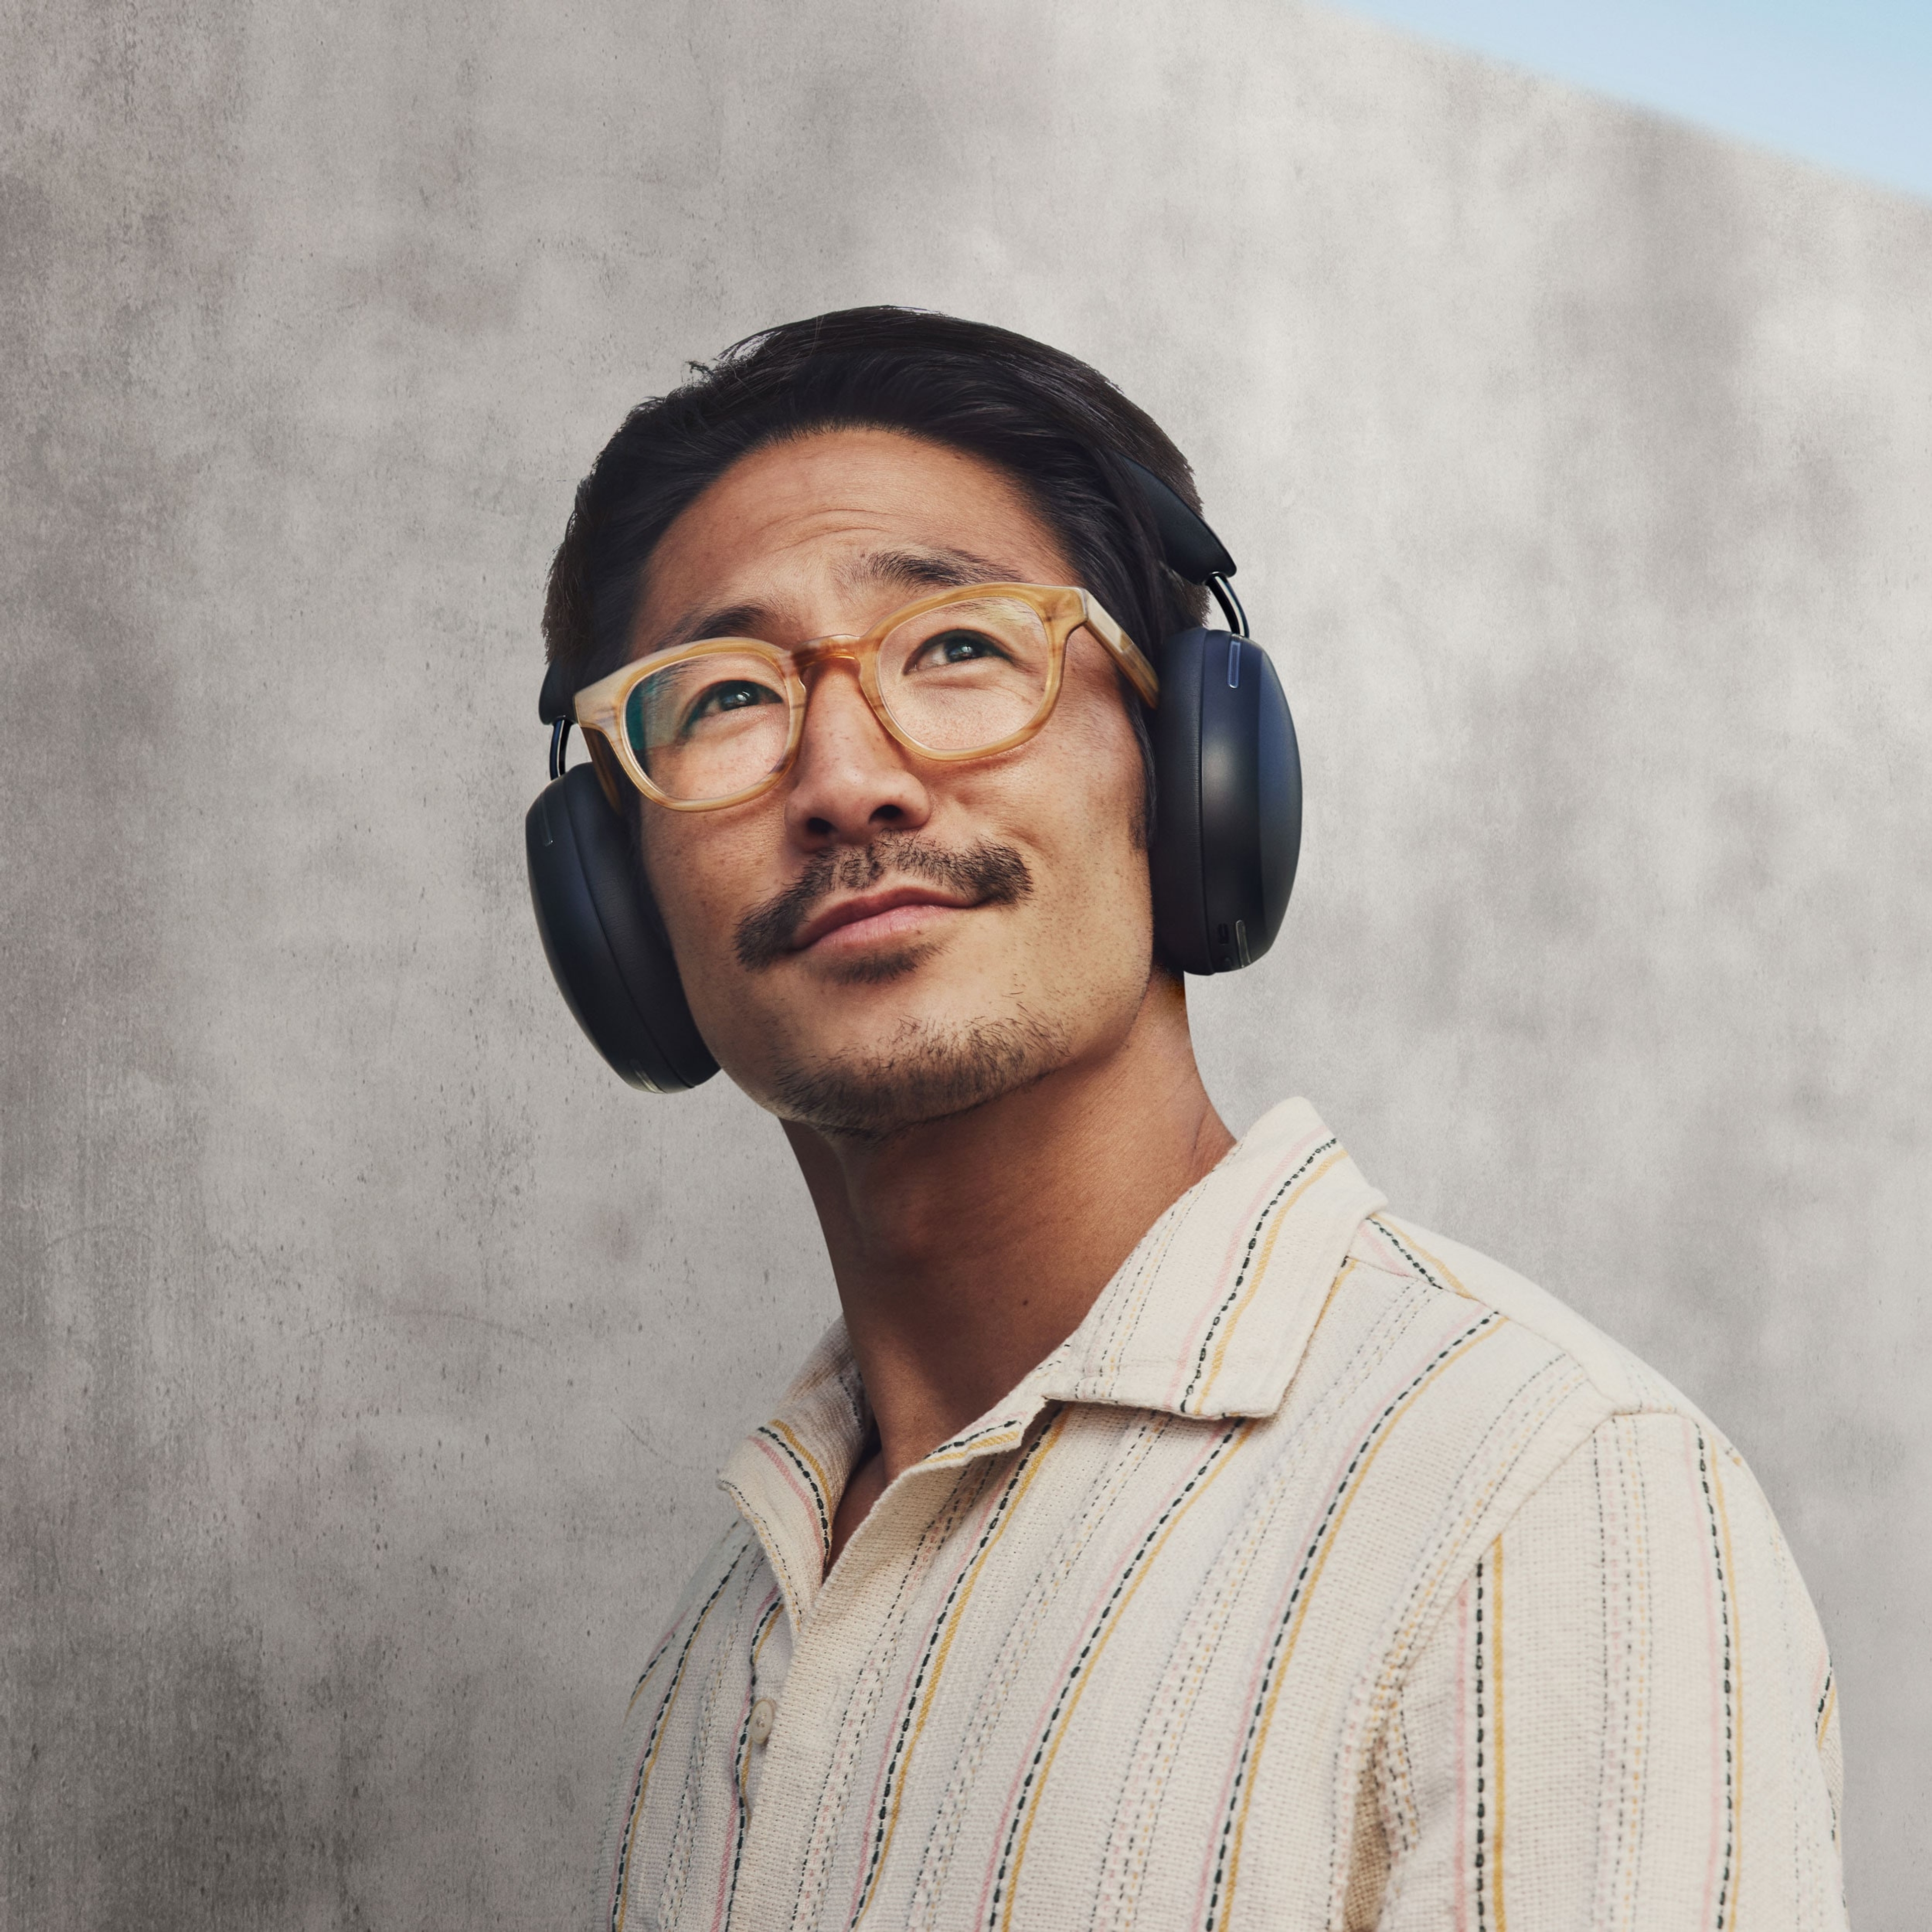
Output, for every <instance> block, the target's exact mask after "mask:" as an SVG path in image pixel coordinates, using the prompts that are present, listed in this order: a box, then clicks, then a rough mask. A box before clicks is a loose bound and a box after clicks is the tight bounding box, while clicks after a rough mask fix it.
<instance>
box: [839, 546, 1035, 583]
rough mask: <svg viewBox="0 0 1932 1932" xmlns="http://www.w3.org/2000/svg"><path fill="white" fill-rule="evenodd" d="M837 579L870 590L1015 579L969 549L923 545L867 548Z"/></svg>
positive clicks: (995, 564)
mask: <svg viewBox="0 0 1932 1932" xmlns="http://www.w3.org/2000/svg"><path fill="white" fill-rule="evenodd" d="M838 580H839V582H840V583H841V584H843V585H844V587H845V588H846V589H848V590H862V589H870V588H871V586H873V585H874V584H875V583H890V584H897V585H899V586H902V587H903V588H904V589H907V590H963V589H967V588H968V586H971V585H972V584H975V583H1012V582H1013V580H1014V579H1013V571H1011V570H1010V569H1007V568H1003V567H1002V566H1001V565H999V564H997V563H995V562H990V561H989V559H986V558H985V557H983V556H974V554H973V553H972V552H971V550H951V549H948V548H947V547H945V546H944V545H943V544H934V545H932V546H931V547H928V546H926V545H924V544H922V545H921V546H920V547H919V548H918V549H916V550H868V551H867V552H866V553H865V555H864V556H856V557H853V559H850V562H847V563H845V564H844V565H841V567H840V568H839V571H838Z"/></svg>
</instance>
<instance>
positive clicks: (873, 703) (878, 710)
mask: <svg viewBox="0 0 1932 1932" xmlns="http://www.w3.org/2000/svg"><path fill="white" fill-rule="evenodd" d="M883 641H884V640H883V638H882V637H880V635H879V634H877V632H876V631H874V632H872V633H871V634H868V635H865V636H859V635H856V634H852V633H849V632H846V631H829V632H828V633H827V634H826V635H825V636H823V637H808V638H806V639H805V641H804V642H803V643H797V644H787V645H784V646H781V647H780V648H781V649H782V650H783V652H784V655H785V657H786V658H787V659H788V660H789V669H790V673H791V676H792V679H793V680H794V681H795V682H796V688H797V690H798V692H799V703H798V716H797V718H796V720H795V721H794V724H793V729H792V732H791V742H790V745H788V746H787V748H786V751H785V756H784V763H783V764H782V765H781V766H780V767H779V769H778V772H776V773H775V775H774V776H775V777H781V776H782V775H784V772H786V771H787V770H789V769H790V767H791V766H792V765H793V763H794V762H795V761H796V759H797V757H798V753H799V746H800V745H802V742H804V738H805V719H806V717H807V715H808V712H809V710H810V708H811V694H812V691H813V686H812V685H810V684H808V683H807V682H806V679H807V678H808V676H810V674H811V673H812V672H814V671H815V670H822V669H823V667H825V666H826V665H827V664H833V663H836V662H838V661H840V660H841V659H842V660H843V661H844V662H846V663H847V664H850V665H851V667H852V668H853V672H854V673H856V676H857V677H858V680H859V695H860V696H861V697H863V698H864V699H865V704H866V707H867V709H869V710H870V711H871V714H872V719H873V721H874V723H875V724H877V726H878V727H879V728H880V730H882V731H883V732H884V733H885V734H886V736H887V737H889V739H892V742H893V743H894V744H895V745H898V746H900V747H901V748H902V749H904V750H905V751H910V752H912V753H913V754H914V755H915V756H916V757H926V758H930V757H935V756H941V755H944V754H939V753H935V751H932V749H931V748H929V747H928V746H926V745H922V744H921V743H920V742H919V740H918V739H916V738H915V737H913V736H912V735H911V733H910V732H908V731H907V730H906V729H905V727H904V725H902V724H901V723H900V722H899V721H898V719H897V718H895V717H894V716H893V715H892V709H891V706H889V705H888V704H887V703H886V694H885V692H884V691H883V689H882V688H881V687H880V683H879V649H880V645H881V644H882V643H883Z"/></svg>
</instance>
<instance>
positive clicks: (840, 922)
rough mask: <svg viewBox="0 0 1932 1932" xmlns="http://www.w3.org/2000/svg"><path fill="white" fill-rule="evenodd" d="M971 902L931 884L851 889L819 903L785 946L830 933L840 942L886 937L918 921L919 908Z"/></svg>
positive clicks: (807, 943) (797, 948)
mask: <svg viewBox="0 0 1932 1932" xmlns="http://www.w3.org/2000/svg"><path fill="white" fill-rule="evenodd" d="M975 903H977V901H971V900H966V899H960V898H950V897H948V896H947V894H946V893H944V892H939V891H936V890H935V889H934V888H933V887H932V886H910V885H908V886H891V887H889V888H888V889H886V890H885V891H883V892H859V893H855V894H854V895H853V896H852V897H850V898H842V899H837V900H835V901H833V902H832V904H830V905H827V906H821V907H820V908H819V909H818V910H817V912H815V913H813V914H812V916H811V918H809V919H807V920H806V921H805V923H804V924H803V925H802V926H800V927H799V929H798V930H797V932H796V933H794V934H793V935H792V940H791V944H790V947H788V948H787V950H789V951H790V952H793V953H802V952H804V951H805V950H806V949H807V948H808V947H812V946H816V945H817V944H818V942H819V941H820V940H822V939H824V938H826V937H828V935H832V934H834V933H836V934H838V935H841V938H839V940H838V941H837V942H836V943H837V944H840V945H841V946H844V945H862V944H865V942H867V941H870V940H874V939H886V938H892V937H894V936H895V935H897V934H898V933H900V932H906V931H910V929H913V928H914V927H916V926H919V924H921V923H922V921H921V919H920V918H919V913H921V912H922V911H925V910H931V909H933V908H937V909H938V910H941V911H945V912H964V911H965V910H968V908H969V907H971V905H972V904H975ZM855 929H862V930H855Z"/></svg>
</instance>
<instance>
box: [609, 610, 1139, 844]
mask: <svg viewBox="0 0 1932 1932" xmlns="http://www.w3.org/2000/svg"><path fill="white" fill-rule="evenodd" d="M988 597H1007V598H1013V599H1014V600H1016V601H1018V602H1019V603H1022V604H1028V605H1029V606H1031V608H1032V609H1033V610H1034V611H1035V612H1037V613H1038V615H1039V617H1040V622H1042V624H1043V625H1044V626H1045V628H1046V634H1047V640H1048V643H1049V646H1051V649H1052V657H1051V658H1050V660H1049V664H1048V666H1047V673H1046V685H1045V688H1043V691H1042V692H1041V695H1040V708H1039V709H1038V710H1037V711H1036V712H1034V715H1033V716H1032V717H1031V718H1029V719H1028V721H1027V722H1026V723H1025V724H1023V725H1022V726H1021V727H1020V728H1019V730H1017V731H1010V732H1009V733H1007V735H1006V736H1005V737H1004V738H1001V739H998V740H997V741H995V742H994V743H992V744H990V745H975V746H974V748H972V749H971V750H970V751H940V750H938V749H936V748H935V747H933V746H932V745H925V744H922V743H920V742H919V740H918V739H916V738H915V737H913V736H912V735H911V733H910V732H908V731H907V730H904V728H903V727H901V724H899V722H898V720H897V719H896V718H894V717H893V715H892V709H891V707H890V706H889V705H888V704H887V703H886V697H885V694H884V693H883V691H881V690H880V688H879V649H880V646H881V645H882V644H883V643H884V642H885V640H886V638H887V637H889V636H890V635H891V634H892V632H893V631H895V630H896V629H898V627H899V625H901V624H904V623H909V622H911V620H912V619H913V618H915V617H922V616H925V615H926V613H927V612H928V611H930V610H940V609H942V608H943V607H944V606H946V605H947V604H966V603H974V602H977V601H981V600H983V599H984V598H988ZM1083 629H1084V630H1085V631H1089V632H1091V634H1092V635H1093V636H1094V637H1095V638H1096V639H1097V640H1098V641H1099V642H1100V644H1101V645H1102V646H1104V647H1105V649H1106V651H1107V652H1108V654H1109V655H1110V656H1111V657H1112V658H1113V660H1114V661H1115V664H1118V666H1119V667H1120V668H1121V671H1122V672H1123V673H1124V675H1125V676H1126V677H1127V681H1128V682H1129V683H1130V684H1131V685H1133V688H1134V689H1135V690H1136V691H1137V692H1139V694H1140V696H1141V697H1142V700H1143V701H1144V702H1145V703H1147V704H1148V705H1149V706H1153V705H1154V704H1157V703H1159V702H1160V679H1159V678H1158V677H1157V676H1155V674H1154V666H1153V665H1152V664H1150V663H1149V662H1148V660H1147V658H1146V656H1145V654H1144V653H1143V652H1142V649H1141V648H1140V646H1139V645H1138V644H1136V643H1135V642H1134V640H1133V638H1131V637H1129V636H1128V635H1127V632H1126V631H1124V630H1122V629H1121V627H1120V625H1118V624H1117V623H1115V621H1114V619H1112V617H1111V616H1109V615H1108V614H1107V613H1106V610H1103V608H1102V607H1101V605H1100V601H1099V600H1098V599H1097V598H1096V597H1094V595H1093V594H1092V593H1091V592H1089V591H1085V590H1077V589H1073V588H1071V587H1070V586H1065V585H1048V584H1040V583H969V584H959V585H955V586H952V587H951V588H949V589H945V590H941V591H937V592H934V593H933V595H931V596H929V597H922V598H919V599H918V600H917V601H915V602H913V603H910V604H904V605H903V606H901V607H900V608H899V609H898V610H894V611H892V612H891V613H889V615H887V616H883V617H881V618H880V619H879V621H878V622H877V623H876V624H874V625H873V626H872V627H871V629H870V630H868V631H865V633H864V634H862V635H860V636H858V637H846V636H843V635H840V634H832V635H831V636H828V637H812V638H810V639H808V640H807V641H806V642H805V643H802V644H790V645H781V644H769V643H766V642H765V640H763V638H762V637H700V638H697V639H696V640H694V642H692V643H688V644H673V646H670V649H667V650H661V651H652V652H650V654H649V655H648V656H646V657H641V658H637V659H636V660H635V661H634V662H632V663H630V664H625V666H624V667H622V669H621V670H614V671H613V672H612V673H610V676H608V677H603V678H599V679H598V680H597V682H595V684H587V685H585V686H584V687H583V689H582V690H581V691H579V692H578V693H577V697H576V701H575V709H576V712H577V724H578V725H579V727H580V728H581V729H582V730H583V733H584V737H585V742H586V743H587V744H588V745H589V746H590V749H591V753H592V759H593V760H594V762H595V763H596V765H597V766H598V777H599V778H601V779H602V780H603V781H604V790H605V791H606V793H609V792H610V791H611V790H613V786H612V784H611V781H610V773H609V772H608V771H607V769H606V768H605V765H604V759H603V757H601V756H599V755H598V753H599V751H600V749H607V751H609V753H610V755H611V756H613V757H615V758H616V760H617V763H619V765H620V766H622V768H623V771H624V774H625V776H626V777H627V778H629V780H630V781H631V783H632V784H634V785H635V786H636V787H637V789H638V790H640V792H642V793H643V795H644V796H646V798H648V799H650V800H651V801H652V803H653V804H656V805H662V806H664V808H665V809H666V810H667V811H721V810H722V809H723V808H724V807H725V806H726V805H742V804H743V803H744V802H745V801H746V800H747V799H754V798H757V797H758V796H760V794H761V793H765V792H767V791H769V790H771V788H772V786H773V785H775V784H777V783H778V781H779V780H780V779H781V778H783V777H784V775H785V773H786V772H788V771H789V770H790V769H791V766H792V763H793V760H795V759H796V757H797V756H798V748H799V742H800V741H801V740H802V738H803V737H804V735H805V706H807V704H808V703H810V701H811V694H810V693H809V692H808V691H807V690H806V688H805V673H806V672H808V671H809V670H812V669H813V668H814V667H815V666H817V665H819V664H824V663H826V662H827V661H829V660H830V659H832V658H845V659H846V660H847V661H849V662H850V663H852V664H854V665H856V667H857V669H858V673H859V689H860V691H862V692H863V693H864V694H865V702H866V703H867V704H868V705H869V706H871V712H872V715H873V716H874V718H877V720H878V721H879V723H880V725H881V726H882V727H883V728H884V730H885V731H886V733H887V735H888V736H890V737H891V738H892V739H893V741H894V742H895V743H897V744H899V745H903V746H904V748H905V749H906V750H907V751H910V752H912V753H913V754H914V755H915V756H916V757H922V758H931V759H934V760H937V761H938V762H939V763H943V764H958V763H963V762H964V761H965V760H968V759H970V758H990V757H995V756H996V755H997V754H998V753H1000V752H1001V751H1011V750H1013V748H1014V747H1015V746H1016V745H1024V744H1025V742H1027V740H1028V739H1030V738H1031V737H1033V736H1036V735H1037V733H1038V732H1039V731H1040V729H1041V727H1043V725H1044V724H1046V721H1047V720H1048V718H1050V717H1052V715H1053V707H1054V706H1055V704H1056V703H1058V701H1059V698H1060V686H1061V676H1062V672H1063V670H1064V665H1065V663H1066V658H1067V640H1068V638H1070V637H1072V635H1073V633H1074V632H1075V631H1078V630H1083ZM727 651H730V652H745V651H750V652H754V653H755V654H756V655H758V656H760V657H762V658H765V659H766V660H767V661H769V663H770V664H771V665H772V667H773V669H774V670H776V671H777V672H778V674H779V676H781V678H782V679H783V680H784V692H785V703H786V704H787V707H788V709H789V711H790V718H789V720H788V728H787V733H786V738H785V748H784V751H783V753H782V754H781V755H780V757H779V758H778V762H777V763H775V765H773V766H772V768H771V769H770V770H769V771H768V772H766V773H765V775H763V777H762V778H760V779H759V780H758V781H757V783H756V784H750V785H747V786H745V787H744V788H743V789H742V790H739V791H734V792H733V793H730V794H729V795H728V796H726V797H724V798H705V799H688V798H671V797H670V796H667V794H666V793H664V791H662V790H661V789H660V788H659V787H658V786H657V785H656V784H654V783H653V782H652V779H651V776H650V774H649V772H646V770H645V769H644V768H643V764H642V763H641V762H640V760H638V758H637V756H636V754H635V753H634V752H633V751H632V750H631V743H630V737H629V734H628V733H627V732H626V731H625V729H624V706H625V704H626V703H628V701H629V700H630V696H631V692H632V691H634V690H636V688H637V686H638V685H640V684H641V683H642V682H643V681H644V679H646V678H647V677H649V676H652V675H653V674H654V673H656V672H658V671H661V670H668V669H669V668H670V667H671V666H672V665H673V664H682V663H683V662H685V661H686V660H687V659H688V658H701V657H709V656H714V655H721V654H722V653H723V652H727ZM592 733H595V734H596V735H595V737H594V738H593V737H592V736H591V734H592ZM600 741H601V744H600ZM612 802H613V804H614V803H615V802H616V800H615V799H613V800H612Z"/></svg>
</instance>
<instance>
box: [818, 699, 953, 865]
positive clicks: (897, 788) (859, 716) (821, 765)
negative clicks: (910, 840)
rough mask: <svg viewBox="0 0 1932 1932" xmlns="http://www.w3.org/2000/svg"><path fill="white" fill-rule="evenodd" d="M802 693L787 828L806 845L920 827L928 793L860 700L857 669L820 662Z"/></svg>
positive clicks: (929, 807)
mask: <svg viewBox="0 0 1932 1932" xmlns="http://www.w3.org/2000/svg"><path fill="white" fill-rule="evenodd" d="M808 688H809V690H810V692H811V700H810V702H809V703H808V704H807V705H806V706H805V732H804V735H803V736H802V737H801V738H800V739H799V747H798V758H797V761H796V763H794V764H793V766H792V770H791V781H790V790H789V793H788V795H787V798H786V800H785V825H786V829H787V830H788V831H790V833H791V834H792V835H793V837H794V838H798V839H799V840H801V841H803V842H804V843H805V844H810V845H822V844H854V845H862V844H865V842H866V841H868V840H869V839H871V838H874V837H876V836H877V834H878V833H879V832H882V831H884V830H886V829H888V828H892V829H899V830H910V829H913V828H915V827H916V826H921V825H923V824H924V823H926V820H927V818H928V817H929V816H930V815H931V814H932V798H931V796H930V795H929V793H928V792H927V790H926V784H925V781H924V780H923V779H922V778H921V776H920V775H919V772H918V771H917V770H916V769H915V768H914V766H913V763H912V761H911V759H910V757H909V755H908V754H907V752H906V751H904V749H903V748H901V746H900V745H898V743H897V742H895V740H894V739H893V738H892V736H891V735H890V734H889V733H888V732H887V731H886V727H884V726H883V724H880V722H879V721H878V719H877V718H876V717H875V716H874V715H873V712H872V707H871V706H870V705H869V704H868V703H866V702H865V693H864V692H863V691H861V690H860V689H859V673H858V670H857V667H856V666H855V665H853V664H846V663H843V662H839V661H834V662H832V663H830V664H821V665H820V667H818V668H817V670H815V671H814V672H813V673H812V674H811V677H810V679H809V680H808Z"/></svg>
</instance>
